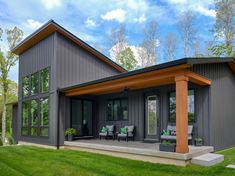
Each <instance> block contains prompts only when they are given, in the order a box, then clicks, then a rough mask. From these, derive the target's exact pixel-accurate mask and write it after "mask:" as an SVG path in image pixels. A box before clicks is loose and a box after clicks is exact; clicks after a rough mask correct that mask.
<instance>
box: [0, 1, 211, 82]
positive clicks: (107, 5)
mask: <svg viewBox="0 0 235 176" xmlns="http://www.w3.org/2000/svg"><path fill="white" fill-rule="evenodd" d="M213 3H214V0H37V1H35V0H0V27H1V28H3V29H7V28H13V27H14V26H17V27H18V28H20V29H22V30H23V31H24V37H27V36H28V35H30V34H31V33H33V32H34V31H35V30H37V29H38V28H39V27H40V26H41V25H43V24H44V23H46V22H47V21H49V20H50V19H53V20H54V21H55V22H57V23H59V24H60V25H61V26H63V27H64V28H66V29H67V30H69V31H70V32H72V33H73V34H75V35H76V36H77V37H78V38H80V39H82V40H84V41H85V42H87V43H88V44H90V45H91V46H94V47H97V46H99V48H102V51H103V53H104V54H105V55H107V56H108V57H109V56H110V53H109V49H110V48H111V47H112V46H111V43H110V42H109V39H108V36H109V34H110V31H111V29H112V28H118V27H119V26H120V25H123V24H124V25H125V27H126V37H127V40H128V44H129V45H132V46H138V45H139V44H140V43H141V41H142V39H143V28H144V27H145V26H146V25H147V24H148V23H149V22H150V21H151V20H156V21H157V23H158V38H159V40H160V47H159V59H158V63H162V62H165V61H166V60H165V59H164V58H163V57H161V55H162V54H161V45H162V43H161V42H162V41H164V37H165V36H166V34H167V33H168V32H174V33H176V34H177V35H178V33H177V18H178V16H179V14H181V13H182V12H184V11H186V10H191V11H193V12H194V13H195V14H196V17H197V18H196V20H197V24H198V25H197V30H198V32H197V36H198V37H199V38H200V39H201V40H206V41H207V40H210V39H211V38H213V34H212V33H211V32H210V30H211V29H212V27H213V25H214V22H215V11H214V5H213ZM0 46H1V47H2V48H3V50H6V49H7V45H6V43H5V42H4V40H3V42H2V43H1V45H0ZM180 57H183V56H182V52H180V51H179V52H178V54H177V58H180ZM177 58H176V59H177ZM10 79H12V80H14V81H18V65H16V66H14V67H13V68H12V70H11V72H10Z"/></svg>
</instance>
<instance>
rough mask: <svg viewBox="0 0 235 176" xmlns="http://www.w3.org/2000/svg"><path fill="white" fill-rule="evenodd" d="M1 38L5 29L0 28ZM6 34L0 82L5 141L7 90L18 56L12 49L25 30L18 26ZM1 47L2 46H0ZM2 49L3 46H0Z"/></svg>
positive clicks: (1, 58) (0, 56)
mask: <svg viewBox="0 0 235 176" xmlns="http://www.w3.org/2000/svg"><path fill="white" fill-rule="evenodd" d="M0 31H1V32H0V34H1V35H0V37H1V38H0V39H1V40H2V34H3V30H0ZM5 35H6V39H7V44H8V51H6V52H5V53H3V52H2V51H1V53H0V73H1V75H0V83H1V86H2V90H3V91H2V96H3V112H2V140H3V142H4V141H5V131H6V103H7V92H8V89H9V79H8V75H9V72H10V69H11V68H12V67H13V66H14V65H15V64H16V61H17V59H18V58H17V57H16V55H15V54H14V53H12V52H11V51H12V49H13V48H14V47H15V46H16V45H17V44H18V43H19V42H20V41H21V40H22V37H23V31H22V30H21V29H19V28H17V27H14V28H13V29H6V30H5ZM0 47H1V46H0ZM0 50H1V48H0Z"/></svg>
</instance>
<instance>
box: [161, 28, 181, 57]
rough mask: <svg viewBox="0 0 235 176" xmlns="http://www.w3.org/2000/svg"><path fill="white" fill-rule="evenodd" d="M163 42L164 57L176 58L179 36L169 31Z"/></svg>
mask: <svg viewBox="0 0 235 176" xmlns="http://www.w3.org/2000/svg"><path fill="white" fill-rule="evenodd" d="M163 44H164V46H163V52H164V58H165V59H167V60H168V61H172V60H174V59H175V55H176V51H177V49H178V48H177V47H178V46H177V45H178V43H177V36H176V35H175V34H174V33H172V32H170V33H167V35H166V38H165V41H164V43H163Z"/></svg>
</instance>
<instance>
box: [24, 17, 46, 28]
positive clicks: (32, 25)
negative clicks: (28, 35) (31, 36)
mask: <svg viewBox="0 0 235 176" xmlns="http://www.w3.org/2000/svg"><path fill="white" fill-rule="evenodd" d="M42 25H43V23H41V22H39V21H37V20H34V19H27V21H26V23H24V26H26V27H27V28H30V29H34V30H35V29H38V28H39V27H41V26H42Z"/></svg>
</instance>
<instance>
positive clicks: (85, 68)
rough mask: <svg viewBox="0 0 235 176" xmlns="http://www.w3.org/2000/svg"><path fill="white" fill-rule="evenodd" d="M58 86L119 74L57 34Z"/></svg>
mask: <svg viewBox="0 0 235 176" xmlns="http://www.w3.org/2000/svg"><path fill="white" fill-rule="evenodd" d="M56 36H57V40H56V67H57V86H58V87H59V88H64V87H68V86H72V85H77V84H80V83H84V82H89V81H93V80H97V79H100V78H104V77H108V76H113V75H116V74H118V73H119V72H118V71H117V70H115V69H113V68H112V67H111V66H109V65H108V64H107V63H105V62H103V61H101V60H100V59H97V58H96V57H95V56H93V55H91V54H90V53H88V52H87V51H85V50H84V49H82V48H81V47H79V46H77V45H76V44H74V43H73V42H71V41H69V40H68V39H66V38H64V37H63V36H62V35H60V34H59V33H57V34H56Z"/></svg>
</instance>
